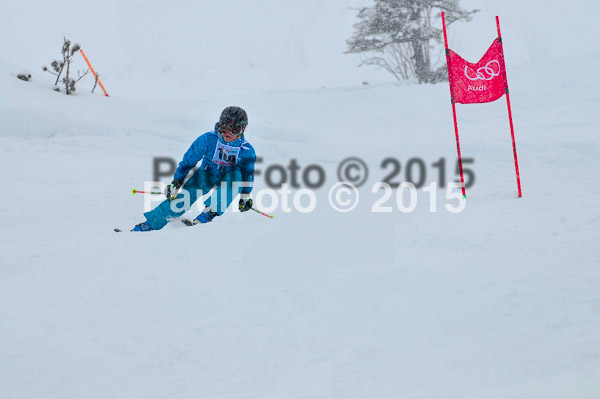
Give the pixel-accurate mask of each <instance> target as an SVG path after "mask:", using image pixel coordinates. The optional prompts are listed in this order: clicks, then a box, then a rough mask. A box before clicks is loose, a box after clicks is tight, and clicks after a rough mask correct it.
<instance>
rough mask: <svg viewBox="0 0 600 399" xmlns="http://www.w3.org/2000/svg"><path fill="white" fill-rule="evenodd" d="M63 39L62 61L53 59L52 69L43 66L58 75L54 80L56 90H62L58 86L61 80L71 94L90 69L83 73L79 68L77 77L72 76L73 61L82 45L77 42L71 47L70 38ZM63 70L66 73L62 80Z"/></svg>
mask: <svg viewBox="0 0 600 399" xmlns="http://www.w3.org/2000/svg"><path fill="white" fill-rule="evenodd" d="M63 40H64V42H63V46H62V50H61V52H62V57H63V59H62V61H60V60H54V61H52V63H50V66H51V67H52V69H50V68H48V67H47V66H43V67H42V70H44V71H46V72H49V73H51V74H52V75H56V81H55V82H54V91H60V87H59V86H58V82H59V81H60V82H62V84H63V85H64V87H65V93H66V94H71V93H74V92H75V89H76V87H75V85H76V84H77V82H79V81H80V80H81V78H83V77H84V76H85V75H87V74H88V72H89V71H90V70H89V69H86V70H85V72H83V73H81V72H80V71H79V70H77V79H75V78H73V77H72V76H71V63H72V62H73V56H74V55H75V54H76V53H77V52H78V51H79V50H81V45H79V43H75V44H74V45H73V46H72V47H71V41H70V40H68V39H67V38H66V37H63ZM65 67H66V68H65ZM63 72H64V73H65V74H64V76H63V78H62V80H61V79H60V77H61V76H62V74H63Z"/></svg>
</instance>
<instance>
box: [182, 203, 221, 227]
mask: <svg viewBox="0 0 600 399" xmlns="http://www.w3.org/2000/svg"><path fill="white" fill-rule="evenodd" d="M217 216H219V214H218V213H217V212H213V211H212V210H211V209H210V208H208V207H206V208H204V210H203V211H202V213H201V214H199V215H198V216H196V219H194V220H189V219H182V220H181V222H182V223H183V224H185V225H186V226H195V225H197V224H205V223H210V222H212V220H213V219H214V218H215V217H217Z"/></svg>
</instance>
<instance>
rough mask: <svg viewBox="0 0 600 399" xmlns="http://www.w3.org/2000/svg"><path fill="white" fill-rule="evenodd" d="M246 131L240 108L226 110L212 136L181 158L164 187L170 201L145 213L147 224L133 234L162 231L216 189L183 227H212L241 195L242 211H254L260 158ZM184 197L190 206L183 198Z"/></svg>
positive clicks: (144, 223)
mask: <svg viewBox="0 0 600 399" xmlns="http://www.w3.org/2000/svg"><path fill="white" fill-rule="evenodd" d="M247 126H248V115H247V114H246V111H244V110H243V109H242V108H240V107H227V108H225V109H224V110H223V112H222V113H221V117H220V118H219V122H217V123H216V124H215V129H214V131H211V132H208V133H204V134H203V135H201V136H200V137H198V138H197V139H196V141H194V142H193V143H192V145H191V146H190V148H189V149H188V150H187V152H186V153H185V155H184V156H183V160H182V161H181V162H180V163H179V167H178V168H177V170H176V171H175V175H174V176H173V177H174V178H173V181H172V182H171V184H169V185H168V186H167V187H166V188H165V195H166V197H167V199H166V200H165V201H163V202H162V203H161V204H160V205H158V206H157V207H156V208H154V210H152V211H150V212H146V213H144V216H146V221H145V222H143V223H140V224H137V225H135V226H134V227H133V229H132V230H131V231H152V230H160V229H162V228H163V227H164V226H165V225H166V224H167V223H169V221H170V220H172V219H174V218H178V217H180V216H182V215H183V214H184V213H185V212H186V211H188V210H189V209H190V207H191V206H192V204H194V203H195V202H196V200H197V199H198V198H199V197H201V196H202V195H204V194H206V193H207V192H209V191H210V190H212V189H213V188H214V191H213V193H212V195H211V196H210V197H209V198H208V199H207V200H206V201H205V202H204V204H205V205H206V207H205V208H204V210H203V211H202V213H201V214H199V215H198V216H196V218H195V219H194V220H193V221H188V220H184V221H183V222H184V223H185V224H187V225H188V226H192V225H195V224H199V223H209V222H211V221H212V220H213V219H214V218H215V217H216V216H220V215H222V214H223V213H224V212H225V210H226V209H227V208H228V207H229V205H230V204H231V202H232V201H233V198H235V197H236V196H237V195H238V194H240V200H239V204H238V207H239V210H240V211H241V212H246V211H248V210H250V209H251V208H252V205H253V202H252V198H251V197H250V192H251V191H252V182H253V181H254V163H255V161H256V154H255V152H254V148H253V147H252V145H250V143H249V142H247V141H246V140H245V139H244V131H245V130H246V127H247ZM200 161H202V163H201V164H200V167H199V168H198V169H197V170H196V172H195V173H194V174H193V176H192V177H190V178H189V179H188V180H187V182H185V184H184V183H183V182H184V180H185V178H186V176H187V174H188V173H189V171H190V170H191V169H192V168H193V167H194V166H196V164H197V163H198V162H200ZM180 189H181V191H180ZM186 195H187V196H188V198H189V202H187V201H186V199H185V196H186ZM173 200H175V201H174V202H172V201H173ZM179 200H183V201H179ZM181 202H184V206H183V207H181V206H180V203H181Z"/></svg>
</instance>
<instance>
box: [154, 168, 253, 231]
mask: <svg viewBox="0 0 600 399" xmlns="http://www.w3.org/2000/svg"><path fill="white" fill-rule="evenodd" d="M242 185H243V184H242V174H241V173H240V171H239V170H234V171H232V172H230V173H228V174H226V175H224V176H222V177H219V176H214V175H211V174H210V173H207V172H204V171H202V170H197V171H196V172H195V173H194V175H193V176H192V177H190V178H189V179H188V181H186V182H185V184H184V185H183V187H182V188H181V191H180V192H179V194H178V195H177V198H176V199H174V200H173V201H171V202H169V201H168V200H166V199H165V200H164V201H163V202H161V203H160V204H159V205H158V206H157V207H156V208H154V209H153V210H152V211H150V212H146V213H144V216H146V223H148V225H150V227H151V228H152V229H153V230H160V229H162V228H163V227H165V226H166V224H167V223H169V222H170V221H171V220H172V219H175V218H178V217H181V216H182V215H183V214H184V213H186V212H187V211H188V210H190V209H191V207H192V205H194V203H195V202H196V201H197V200H198V198H200V197H202V196H203V195H204V194H207V193H208V192H210V190H212V189H213V188H214V189H215V190H214V191H213V193H212V194H211V195H210V196H209V197H208V198H207V199H206V201H204V205H206V206H207V207H209V208H210V209H211V210H212V211H213V212H216V213H218V214H219V215H222V214H223V213H224V212H225V210H226V209H227V208H228V207H229V205H230V204H231V202H232V201H233V199H234V198H235V197H236V196H237V195H238V194H239V193H240V192H241V190H242V188H243V187H242ZM186 197H187V198H186Z"/></svg>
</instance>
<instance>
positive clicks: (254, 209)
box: [250, 208, 275, 219]
mask: <svg viewBox="0 0 600 399" xmlns="http://www.w3.org/2000/svg"><path fill="white" fill-rule="evenodd" d="M250 209H252V210H253V211H254V212H256V213H260V214H261V215H263V216H266V217H268V218H271V219H273V218H274V217H275V215H267V214H266V213H264V212H261V211H259V210H258V209H256V208H250Z"/></svg>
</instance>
